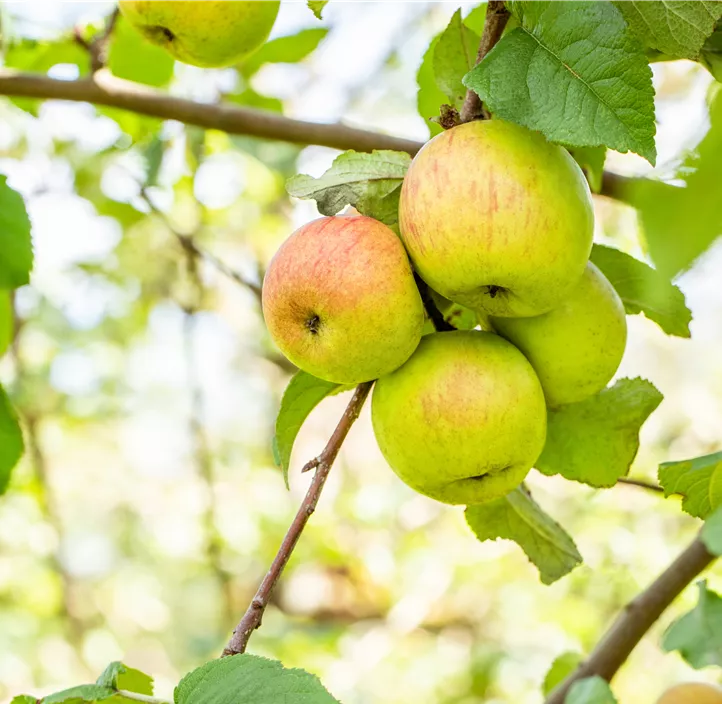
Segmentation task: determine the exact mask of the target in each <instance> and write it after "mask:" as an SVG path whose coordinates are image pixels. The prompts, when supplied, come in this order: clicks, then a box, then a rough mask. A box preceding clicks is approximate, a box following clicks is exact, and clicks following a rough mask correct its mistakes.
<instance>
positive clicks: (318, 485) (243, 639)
mask: <svg viewBox="0 0 722 704" xmlns="http://www.w3.org/2000/svg"><path fill="white" fill-rule="evenodd" d="M372 386H373V382H371V381H369V382H366V383H363V384H360V385H359V386H357V387H356V391H355V392H354V395H353V397H352V398H351V401H349V404H348V406H346V410H345V411H344V413H343V415H342V416H341V420H340V421H339V423H338V425H337V426H336V429H335V430H334V431H333V434H332V435H331V438H330V439H329V441H328V443H327V444H326V447H325V448H324V450H323V452H322V453H321V454H320V455H319V456H318V457H317V458H315V459H314V460H312V462H313V463H314V466H315V468H316V473H315V474H314V476H313V479H312V480H311V485H310V486H309V488H308V491H307V492H306V497H305V498H304V500H303V503H302V504H301V507H300V508H299V509H298V513H296V517H295V518H294V519H293V523H291V526H290V527H289V529H288V532H287V533H286V536H285V537H284V539H283V542H282V543H281V547H280V548H279V550H278V553H277V554H276V557H275V558H274V560H273V562H272V564H271V568H270V569H269V570H268V573H267V574H266V576H265V577H264V578H263V581H262V582H261V586H260V587H259V588H258V591H257V592H256V595H255V596H254V597H253V600H252V601H251V603H250V605H249V607H248V610H247V611H246V613H245V614H244V615H243V618H242V619H241V620H240V622H239V624H238V625H237V626H236V629H235V630H234V631H233V636H232V637H231V639H230V640H229V641H228V645H226V647H225V649H224V650H223V656H226V655H237V654H238V653H243V652H245V650H246V647H247V646H248V641H249V640H250V638H251V635H252V634H253V631H255V630H256V629H257V628H258V627H259V626H260V625H261V621H262V619H263V613H264V612H265V610H266V607H267V606H268V602H269V600H270V598H271V594H272V592H273V589H274V587H275V586H276V584H277V583H278V580H279V579H280V577H281V574H282V573H283V570H284V568H285V567H286V565H287V564H288V561H289V559H290V558H291V554H292V553H293V549H294V548H295V547H296V544H297V543H298V540H299V538H300V537H301V533H302V532H303V529H304V528H305V527H306V524H307V523H308V519H309V518H310V517H311V515H312V514H313V512H314V511H315V510H316V505H317V504H318V500H319V498H320V497H321V492H322V491H323V487H324V484H325V483H326V479H327V478H328V475H329V472H330V471H331V467H332V466H333V463H334V460H335V459H336V456H337V455H338V453H339V450H340V449H341V445H342V444H343V441H344V440H345V439H346V436H347V435H348V432H349V430H350V429H351V426H352V425H353V424H354V422H355V421H356V419H357V418H358V416H359V413H360V412H361V408H362V407H363V405H364V402H365V401H366V398H367V396H368V395H369V392H370V391H371V387H372Z"/></svg>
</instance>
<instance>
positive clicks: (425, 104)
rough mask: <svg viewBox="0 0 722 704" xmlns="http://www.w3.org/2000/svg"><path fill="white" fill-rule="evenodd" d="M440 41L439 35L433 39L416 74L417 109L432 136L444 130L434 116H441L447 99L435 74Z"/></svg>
mask: <svg viewBox="0 0 722 704" xmlns="http://www.w3.org/2000/svg"><path fill="white" fill-rule="evenodd" d="M438 42H439V38H438V37H436V38H435V39H433V40H432V41H431V44H429V48H428V49H427V50H426V53H425V54H424V58H423V59H422V61H421V66H419V70H418V72H417V74H416V85H417V86H418V88H419V90H418V92H417V94H416V109H417V110H418V112H419V115H421V117H422V118H423V120H424V122H425V123H426V126H427V127H428V128H429V134H430V136H432V137H433V136H434V135H437V134H440V133H441V132H443V128H442V127H441V125H440V124H439V123H438V122H434V121H433V120H432V118H436V117H438V116H439V112H440V108H441V106H442V105H443V104H444V103H445V102H446V100H447V98H446V96H445V95H444V93H443V91H442V90H440V89H439V86H438V85H437V84H436V78H435V76H434V51H435V50H436V45H437V44H438Z"/></svg>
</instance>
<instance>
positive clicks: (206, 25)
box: [118, 0, 281, 68]
mask: <svg viewBox="0 0 722 704" xmlns="http://www.w3.org/2000/svg"><path fill="white" fill-rule="evenodd" d="M280 4H281V3H280V0H264V1H263V2H260V1H259V0H245V1H242V0H120V2H119V3H118V5H119V7H120V10H121V12H122V13H123V15H124V16H125V18H126V19H127V20H128V22H130V23H131V24H132V25H133V26H134V27H135V28H136V29H137V30H138V31H139V32H140V33H141V34H142V35H143V36H144V37H146V39H148V40H149V41H151V42H152V43H153V44H157V45H158V46H161V47H163V48H164V49H165V50H166V51H167V52H168V53H169V54H171V55H172V56H173V57H175V58H176V59H178V60H179V61H182V62H184V63H186V64H192V65H193V66H201V67H204V68H218V67H222V66H230V65H231V64H234V63H236V62H238V61H240V60H241V59H244V58H245V57H246V56H248V55H249V54H251V53H253V52H254V51H255V50H256V49H258V48H259V47H260V46H261V45H262V44H263V43H264V42H265V41H266V39H268V35H269V34H270V32H271V29H272V28H273V23H274V22H275V21H276V15H277V14H278V8H279V7H280Z"/></svg>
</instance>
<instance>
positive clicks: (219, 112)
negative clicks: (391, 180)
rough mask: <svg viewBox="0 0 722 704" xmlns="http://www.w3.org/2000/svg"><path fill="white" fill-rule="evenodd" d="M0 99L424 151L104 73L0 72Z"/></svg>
mask: <svg viewBox="0 0 722 704" xmlns="http://www.w3.org/2000/svg"><path fill="white" fill-rule="evenodd" d="M0 95H9V96H15V97H25V98H38V99H40V100H71V101H74V102H81V103H93V104H95V105H105V106H108V107H115V108H120V109H122V110H129V111H131V112H135V113H138V114H140V115H148V116H150V117H157V118H160V119H162V120H176V121H178V122H183V123H185V124H187V125H196V126H197V127H204V128H207V129H216V130H220V131H222V132H227V133H228V134H242V135H246V136H249V137H260V138H262V139H277V140H281V141H284V142H291V143H293V144H302V145H308V144H316V145H319V146H322V147H331V148H333V149H340V150H346V149H355V150H356V151H360V152H370V151H372V150H374V149H393V150H396V151H400V152H407V153H408V154H411V155H412V156H413V155H414V154H416V152H418V151H419V149H421V147H422V146H423V143H422V142H417V141H414V140H411V139H403V138H400V137H392V136H390V135H386V134H380V133H378V132H372V131H370V130H363V129H357V128H355V127H347V126H346V125H343V124H339V123H330V124H325V123H321V122H305V121H303V120H294V119H291V118H288V117H283V116H282V115H279V114H277V113H274V112H269V111H266V110H257V109H254V108H246V107H239V106H237V105H231V104H228V103H215V104H214V103H198V102H195V101H193V100H186V99H184V98H177V97H174V96H172V95H168V94H167V93H163V92H162V91H159V90H155V89H153V88H148V87H145V86H141V85H139V84H137V83H133V82H132V81H125V80H123V79H122V78H117V77H115V76H113V75H112V74H111V73H109V72H108V71H107V70H105V69H103V70H100V71H97V72H96V73H95V74H94V75H93V76H92V77H91V78H82V79H79V80H76V81H65V80H60V79H56V78H50V77H49V76H45V75H41V74H34V73H20V72H16V71H12V70H11V69H0ZM615 176H616V174H610V175H609V177H607V174H605V180H604V183H603V186H602V194H603V195H610V196H611V197H618V196H617V195H615V193H612V192H608V191H607V190H606V189H607V186H608V185H609V184H611V183H612V181H610V180H609V179H610V178H611V179H613V178H614V177H615ZM629 180H633V179H629ZM640 180H641V179H640ZM615 185H616V183H615Z"/></svg>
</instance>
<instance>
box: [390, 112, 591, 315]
mask: <svg viewBox="0 0 722 704" xmlns="http://www.w3.org/2000/svg"><path fill="white" fill-rule="evenodd" d="M399 225H400V228H401V236H402V238H403V240H404V244H405V245H406V249H407V250H408V252H409V256H410V257H411V260H412V261H413V263H414V267H415V268H416V271H417V272H418V273H419V275H420V276H421V277H422V278H423V279H424V280H425V281H426V283H428V284H429V286H431V288H433V289H434V290H435V291H438V292H439V293H440V294H441V295H442V296H444V297H446V298H448V299H450V300H452V301H454V302H456V303H461V304H462V305H465V306H467V307H469V308H474V309H481V310H484V311H485V312H487V313H489V314H491V315H497V316H531V315H539V314H541V313H546V312H547V311H548V310H551V309H552V308H554V307H555V306H556V305H558V304H559V303H560V302H561V301H562V300H563V299H564V297H565V296H566V294H567V292H568V291H569V290H570V289H571V288H572V287H573V286H574V284H575V283H576V282H577V281H578V279H579V277H580V276H581V275H582V272H583V271H584V267H585V265H586V262H587V260H588V259H589V253H590V251H591V247H592V234H593V229H594V212H593V207H592V200H591V194H590V192H589V187H588V185H587V182H586V179H585V178H584V174H583V173H582V171H581V169H580V168H579V166H577V164H576V162H575V161H574V159H572V157H571V156H570V155H569V154H568V152H567V151H566V150H564V149H563V148H562V147H560V146H558V145H555V144H551V143H550V142H547V141H546V139H544V137H543V136H542V135H540V134H539V133H537V132H531V131H530V130H527V129H526V128H524V127H520V126H518V125H514V124H511V123H508V122H503V121H501V120H496V119H495V120H476V121H474V122H469V123H466V124H464V125H459V126H458V127H454V128H452V129H450V130H447V131H446V132H443V133H441V134H439V135H437V136H436V137H434V138H433V139H432V140H431V141H429V142H427V144H426V145H424V147H423V148H422V149H421V151H420V152H419V153H418V154H417V155H416V157H415V158H414V160H413V162H412V164H411V167H410V168H409V171H408V173H407V174H406V178H405V179H404V184H403V188H402V190H401V202H400V206H399Z"/></svg>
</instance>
